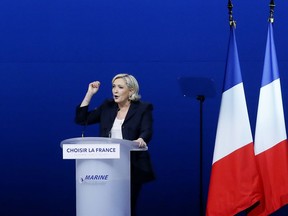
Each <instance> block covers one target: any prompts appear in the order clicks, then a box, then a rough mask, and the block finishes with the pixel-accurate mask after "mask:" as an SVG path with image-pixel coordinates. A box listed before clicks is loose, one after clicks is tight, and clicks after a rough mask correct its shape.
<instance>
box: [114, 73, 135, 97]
mask: <svg viewBox="0 0 288 216" xmlns="http://www.w3.org/2000/svg"><path fill="white" fill-rule="evenodd" d="M119 78H122V79H123V80H124V81H125V83H126V85H127V87H128V89H129V90H132V92H133V93H132V95H130V96H129V100H131V101H138V100H140V98H141V95H139V84H138V81H137V80H136V79H135V77H134V76H132V75H130V74H124V73H121V74H117V75H116V76H114V77H113V79H112V84H113V83H114V81H115V80H116V79H119Z"/></svg>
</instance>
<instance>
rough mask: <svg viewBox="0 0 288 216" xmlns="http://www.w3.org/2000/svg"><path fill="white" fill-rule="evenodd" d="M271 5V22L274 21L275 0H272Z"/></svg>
mask: <svg viewBox="0 0 288 216" xmlns="http://www.w3.org/2000/svg"><path fill="white" fill-rule="evenodd" d="M269 7H270V16H269V19H268V21H269V22H270V23H273V22H274V8H275V3H274V0H271V1H270V4H269Z"/></svg>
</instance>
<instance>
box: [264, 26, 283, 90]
mask: <svg viewBox="0 0 288 216" xmlns="http://www.w3.org/2000/svg"><path fill="white" fill-rule="evenodd" d="M267 37H268V40H267V44H266V50H267V51H266V54H265V60H264V68H263V76H262V83H261V86H262V87H263V86H265V85H267V84H269V83H271V82H273V81H274V80H276V79H278V78H279V70H278V64H277V56H276V49H275V44H274V37H273V25H272V23H269V26H268V36H267Z"/></svg>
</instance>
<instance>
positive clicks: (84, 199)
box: [61, 137, 147, 216]
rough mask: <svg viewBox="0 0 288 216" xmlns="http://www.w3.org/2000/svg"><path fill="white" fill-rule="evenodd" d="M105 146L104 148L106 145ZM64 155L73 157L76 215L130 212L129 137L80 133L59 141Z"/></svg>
mask: <svg viewBox="0 0 288 216" xmlns="http://www.w3.org/2000/svg"><path fill="white" fill-rule="evenodd" d="M106 146H107V148H106ZM61 147H62V149H63V158H64V159H76V215H77V216H130V215H131V213H130V151H131V150H133V151H135V150H140V151H143V150H144V151H145V150H147V149H145V148H144V149H143V148H139V147H138V143H136V142H132V141H129V140H121V139H110V138H103V137H80V138H72V139H66V140H63V141H62V142H61Z"/></svg>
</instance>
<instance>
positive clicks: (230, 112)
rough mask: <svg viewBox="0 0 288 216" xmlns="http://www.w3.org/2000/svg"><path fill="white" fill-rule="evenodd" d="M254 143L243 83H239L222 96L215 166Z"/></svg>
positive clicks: (214, 159) (214, 157)
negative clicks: (238, 150)
mask: <svg viewBox="0 0 288 216" xmlns="http://www.w3.org/2000/svg"><path fill="white" fill-rule="evenodd" d="M252 141H253V138H252V133H251V128H250V121H249V116H248V111H247V107H246V99H245V94H244V88H243V83H239V84H238V85H236V86H234V87H233V88H231V89H229V90H228V91H226V92H224V93H223V94H222V101H221V107H220V114H219V121H218V126H217V134H216V141H215V149H214V156H213V164H214V163H215V162H216V161H218V160H220V159H221V158H223V157H225V156H227V155H229V154H230V153H232V152H233V151H235V150H237V149H239V148H241V147H243V146H245V145H247V144H249V143H251V142H252ZM218 146H221V148H219V147H218Z"/></svg>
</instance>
